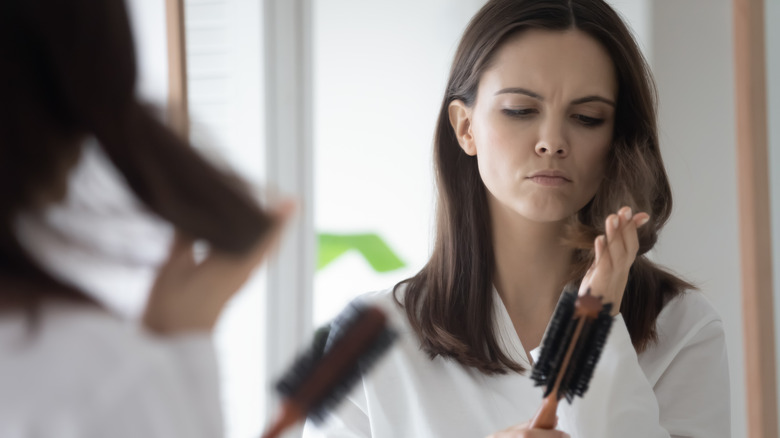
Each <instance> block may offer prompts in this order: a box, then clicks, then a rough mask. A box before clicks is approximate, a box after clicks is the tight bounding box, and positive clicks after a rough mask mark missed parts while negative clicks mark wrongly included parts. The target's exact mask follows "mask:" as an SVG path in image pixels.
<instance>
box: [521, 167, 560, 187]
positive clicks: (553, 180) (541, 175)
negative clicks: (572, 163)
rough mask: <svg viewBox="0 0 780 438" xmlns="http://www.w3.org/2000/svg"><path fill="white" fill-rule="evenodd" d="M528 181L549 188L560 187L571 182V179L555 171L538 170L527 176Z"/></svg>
mask: <svg viewBox="0 0 780 438" xmlns="http://www.w3.org/2000/svg"><path fill="white" fill-rule="evenodd" d="M528 179H530V180H531V181H533V182H535V183H537V184H539V185H542V186H549V187H557V186H562V185H564V184H566V183H570V182H571V179H569V178H568V177H567V176H566V174H565V173H564V172H562V171H560V170H556V169H548V170H540V171H538V172H535V173H532V174H531V175H530V176H528Z"/></svg>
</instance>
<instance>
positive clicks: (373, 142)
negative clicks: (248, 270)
mask: <svg viewBox="0 0 780 438" xmlns="http://www.w3.org/2000/svg"><path fill="white" fill-rule="evenodd" d="M128 3H129V6H130V11H131V18H132V21H133V26H134V32H135V35H136V39H137V52H138V55H139V58H140V61H139V69H140V88H139V93H140V94H141V96H142V97H143V98H144V99H145V100H147V101H149V102H151V103H153V104H154V105H156V106H158V107H159V108H160V109H161V111H164V108H165V106H166V101H167V98H168V91H169V83H168V52H167V46H166V41H167V35H166V26H167V25H168V24H167V23H168V22H167V18H166V6H165V0H128ZM483 3H484V1H483V0H396V1H393V2H380V1H376V0H295V1H290V0H184V27H185V36H186V60H187V61H186V67H187V77H186V85H187V97H188V110H189V114H190V121H191V125H190V130H189V135H190V138H191V139H192V141H193V142H194V143H195V145H196V146H197V147H198V148H200V149H201V150H202V151H203V152H204V153H205V154H207V155H208V156H210V157H212V159H213V160H215V161H217V162H219V163H221V164H222V165H224V166H228V167H231V168H232V169H234V170H235V171H236V172H237V173H239V174H241V175H243V176H244V177H245V178H246V179H248V180H249V181H250V182H251V183H252V184H253V185H255V186H256V187H257V188H258V192H259V193H262V195H263V196H264V197H265V198H266V199H273V198H274V197H275V196H278V194H279V193H281V194H288V195H293V196H295V197H296V198H297V199H298V200H299V205H300V209H299V217H298V219H297V222H296V223H295V224H294V226H293V227H292V228H291V230H290V233H289V235H288V238H287V239H286V240H285V242H284V244H283V246H282V248H281V251H280V254H279V257H278V258H277V259H276V260H275V261H274V262H273V263H271V264H270V265H268V266H267V267H266V268H264V269H263V270H262V271H261V272H259V273H258V274H257V275H256V277H255V278H254V279H253V280H252V281H251V282H250V283H248V285H247V286H246V288H245V290H244V291H242V292H241V293H240V294H239V295H238V296H237V297H236V298H235V299H234V300H233V301H232V302H231V303H230V305H229V308H228V310H227V311H226V312H225V314H224V316H223V318H222V320H221V321H220V323H219V327H218V330H217V333H216V338H217V344H218V351H219V355H220V360H221V365H222V373H223V375H224V378H223V388H224V394H223V406H224V411H225V420H226V425H227V436H228V437H229V438H248V437H256V436H258V435H259V433H260V431H261V430H262V427H263V425H264V424H265V422H266V420H267V418H268V416H269V415H271V414H272V413H273V408H274V403H275V401H274V399H273V397H272V395H271V392H270V390H269V388H270V382H273V380H274V379H275V378H276V377H278V375H279V373H280V370H281V369H282V368H283V367H284V366H285V365H287V364H288V363H289V361H290V360H291V358H292V356H293V355H294V353H295V352H296V351H297V350H298V349H299V348H300V347H301V346H302V345H304V343H305V342H307V341H308V340H309V338H310V336H311V333H312V331H313V330H314V329H315V328H316V327H319V326H320V325H322V324H323V323H325V322H327V321H328V320H329V319H330V318H331V317H332V316H334V315H335V314H336V313H337V312H338V311H339V310H340V309H341V308H342V307H343V306H344V305H345V304H346V303H347V302H348V301H349V300H350V299H352V298H354V297H355V296H357V295H359V294H361V293H364V292H368V291H374V290H381V289H386V288H389V287H392V286H393V285H395V284H396V283H397V282H399V281H401V280H403V279H405V278H407V277H409V276H411V275H413V274H414V273H416V272H417V271H418V270H419V269H420V268H421V267H422V266H423V264H424V263H425V262H426V261H427V257H428V254H429V250H430V246H431V239H430V236H431V231H432V224H433V221H432V217H433V216H432V215H433V208H434V205H433V175H432V164H431V155H432V145H431V143H432V136H433V127H434V123H435V118H436V116H437V112H438V108H439V105H440V103H441V98H442V95H443V91H444V86H445V81H446V77H447V73H448V69H449V65H450V62H451V60H452V56H453V55H454V52H455V49H456V44H457V42H458V39H459V37H460V35H461V33H462V31H463V30H464V28H465V26H466V24H467V22H468V20H469V18H470V17H471V16H472V15H473V14H474V13H475V12H476V11H477V10H478V9H479V8H480V7H481V6H482V4H483ZM610 3H611V4H612V5H613V6H614V7H615V8H616V9H617V10H618V11H620V13H621V14H622V15H623V16H624V17H625V18H626V19H627V21H628V22H629V23H630V25H631V26H632V28H633V31H634V33H635V35H636V37H637V39H638V40H639V42H640V44H641V46H642V49H643V51H644V53H645V56H646V57H647V58H648V60H649V61H650V65H651V67H652V69H653V71H654V73H655V78H656V81H657V86H658V90H659V96H660V128H661V144H662V149H663V153H664V159H665V162H666V165H667V169H668V172H669V176H670V178H671V181H672V186H673V190H674V195H675V210H674V213H673V215H672V218H671V221H670V223H669V225H668V226H667V227H666V229H665V230H664V232H663V233H662V235H661V240H660V242H659V244H658V245H657V247H656V249H655V250H654V251H653V254H652V257H653V258H654V259H655V260H656V261H659V262H661V263H663V264H665V265H667V266H668V267H670V268H671V269H672V270H674V271H676V272H677V273H679V274H681V275H682V276H684V277H686V278H688V279H690V280H692V281H694V282H695V283H696V284H698V285H699V286H700V288H701V289H702V290H703V291H704V292H705V294H706V295H707V296H708V297H709V298H710V300H711V301H712V302H713V303H714V305H715V306H716V308H717V309H718V310H719V312H720V314H721V315H722V317H723V320H724V324H725V327H726V332H727V344H728V349H729V357H730V366H731V382H730V383H731V388H732V395H733V396H732V403H733V414H732V415H733V418H732V431H733V436H735V437H741V436H746V430H747V428H746V409H745V390H744V364H743V361H744V357H743V346H742V343H743V342H742V336H743V332H742V313H741V307H740V306H741V301H740V288H741V283H740V257H739V234H738V233H739V228H738V204H737V202H738V200H737V184H736V183H737V181H736V178H737V177H736V163H735V160H736V146H735V141H736V140H735V135H736V134H735V129H736V128H735V99H734V65H733V47H734V46H733V34H732V20H733V16H732V14H733V12H732V7H731V1H729V0H685V1H680V0H620V1H618V0H614V1H610ZM765 12H766V31H767V33H766V37H767V53H766V55H767V58H766V59H767V78H769V84H768V90H769V126H770V168H771V169H772V170H773V171H774V172H770V176H771V183H772V190H771V196H772V216H773V217H780V31H779V30H778V29H777V27H776V26H775V27H773V26H771V25H770V23H778V22H780V1H777V0H766V3H765ZM107 169H108V170H107ZM96 178H97V179H99V181H100V184H101V185H102V187H107V188H110V190H109V191H107V192H106V193H109V194H111V193H113V194H114V195H108V196H104V198H105V199H104V200H103V202H105V205H110V206H112V207H111V208H113V210H112V211H114V212H115V213H116V214H117V215H119V216H122V217H124V218H125V220H126V221H127V223H128V225H127V230H128V231H127V233H125V235H124V236H112V238H107V239H104V240H105V241H104V242H102V244H103V245H109V246H111V245H114V246H123V245H124V246H125V247H129V248H125V253H131V254H134V257H136V258H137V259H139V260H142V261H143V260H147V262H142V261H141V262H139V263H138V264H137V266H136V267H135V268H122V269H120V268H119V267H118V265H117V266H111V265H110V264H106V266H104V267H103V269H100V270H94V269H93V270H89V269H81V268H84V267H86V266H92V265H90V263H93V262H94V261H90V260H86V259H85V260H80V259H74V260H73V262H72V266H67V267H66V268H64V269H63V268H60V270H61V271H65V272H66V273H67V274H66V275H69V276H71V277H72V278H73V280H74V281H76V282H78V283H79V284H82V285H83V287H84V288H86V289H87V290H89V291H90V292H91V293H93V294H94V295H95V296H98V297H100V298H101V299H102V300H103V301H105V302H106V303H107V305H109V306H110V307H112V308H114V309H115V310H117V311H119V312H121V313H123V314H125V315H127V316H128V317H131V318H132V317H134V316H135V315H137V314H138V312H139V311H140V309H141V306H142V305H143V301H144V298H145V293H146V292H145V291H146V289H147V288H148V286H149V282H150V281H151V278H152V276H153V268H152V266H153V263H151V262H148V261H149V260H152V261H153V260H159V258H160V257H162V256H163V255H164V253H165V248H166V247H167V239H168V236H169V233H170V231H169V230H167V229H166V227H165V226H164V225H162V224H160V223H159V222H157V221H156V220H155V219H154V218H152V217H149V216H146V215H144V214H143V213H137V212H134V211H135V210H134V209H133V208H131V207H132V206H133V205H134V204H133V203H134V200H133V199H131V198H132V197H131V196H129V195H128V194H127V193H126V192H125V189H124V188H123V186H122V182H121V180H118V179H117V178H116V176H115V175H112V174H111V171H110V166H108V165H107V164H106V163H105V158H103V157H101V156H99V155H97V154H96V153H92V154H89V155H88V156H87V158H85V160H84V162H83V163H82V165H81V166H80V167H79V170H78V172H77V173H76V174H75V175H74V180H75V182H74V185H75V186H78V184H79V181H81V182H82V183H81V184H82V185H84V186H87V185H88V184H84V183H83V182H84V181H93V180H94V179H96ZM70 197H71V202H76V203H77V202H78V200H79V199H93V198H91V197H89V196H84V194H83V193H82V194H81V195H80V194H79V192H78V191H76V192H74V193H71V194H70ZM63 214H64V213H63ZM54 220H58V219H57V217H56V216H55V217H54ZM66 222H67V220H65V219H62V223H63V224H64V223H66ZM774 222H775V223H780V222H778V221H777V220H775V221H774ZM63 226H66V225H63ZM77 231H78V230H77ZM83 234H84V235H87V234H89V233H83ZM85 238H86V237H85ZM769 238H770V236H767V239H769ZM771 238H772V239H773V248H774V262H773V263H774V278H775V279H777V278H780V253H778V249H780V229H777V228H776V229H775V230H774V233H773V235H772V237H771ZM128 242H129V243H128ZM87 271H90V272H95V271H99V274H97V275H95V274H92V275H90V276H87V275H85V272H87ZM117 283H118V284H120V285H121V287H122V288H123V293H122V294H116V293H115V290H116V284H117ZM775 284H777V282H776V283H775ZM109 286H110V287H109ZM108 289H110V290H111V291H112V294H111V296H110V297H109V296H108V295H107V294H104V293H103V291H104V290H108ZM774 293H775V304H776V306H777V305H779V304H780V295H778V294H779V293H780V288H778V286H777V285H776V286H775V288H774ZM779 311H780V307H778V308H777V309H776V312H775V313H776V314H780V313H778V312H779ZM767 329H770V328H767ZM771 329H774V328H771ZM777 334H778V336H776V338H777V339H780V331H779V332H777ZM777 350H778V351H780V349H777ZM779 381H780V379H779ZM290 436H295V434H294V433H293V434H291V435H290Z"/></svg>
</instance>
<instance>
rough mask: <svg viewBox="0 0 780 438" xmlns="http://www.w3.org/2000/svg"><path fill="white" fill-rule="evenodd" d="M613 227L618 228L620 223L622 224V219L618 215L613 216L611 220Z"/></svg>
mask: <svg viewBox="0 0 780 438" xmlns="http://www.w3.org/2000/svg"><path fill="white" fill-rule="evenodd" d="M610 222H611V225H612V228H617V227H618V225H620V219H619V218H618V217H617V216H614V217H612V220H611V221H610Z"/></svg>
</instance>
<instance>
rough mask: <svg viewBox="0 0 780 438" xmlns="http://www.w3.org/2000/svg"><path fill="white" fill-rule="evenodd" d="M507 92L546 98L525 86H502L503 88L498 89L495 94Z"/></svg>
mask: <svg viewBox="0 0 780 438" xmlns="http://www.w3.org/2000/svg"><path fill="white" fill-rule="evenodd" d="M506 93H512V94H525V95H526V96H530V97H533V98H534V99H538V100H544V98H543V97H542V96H540V95H538V94H536V93H534V92H533V91H531V90H526V89H525V88H517V87H512V88H502V89H501V90H498V91H496V94H495V95H496V96H498V95H499V94H506Z"/></svg>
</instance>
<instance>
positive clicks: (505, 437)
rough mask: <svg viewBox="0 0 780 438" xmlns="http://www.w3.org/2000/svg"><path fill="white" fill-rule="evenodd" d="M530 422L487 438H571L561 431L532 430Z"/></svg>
mask: <svg viewBox="0 0 780 438" xmlns="http://www.w3.org/2000/svg"><path fill="white" fill-rule="evenodd" d="M530 427H531V426H530V425H529V422H525V423H523V424H518V425H516V426H512V427H510V428H509V429H504V430H502V431H501V432H496V433H494V434H492V435H490V436H489V437H487V438H570V437H569V434H567V433H565V432H561V431H560V430H544V429H531V428H530Z"/></svg>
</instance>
